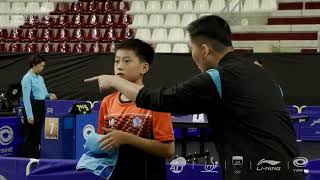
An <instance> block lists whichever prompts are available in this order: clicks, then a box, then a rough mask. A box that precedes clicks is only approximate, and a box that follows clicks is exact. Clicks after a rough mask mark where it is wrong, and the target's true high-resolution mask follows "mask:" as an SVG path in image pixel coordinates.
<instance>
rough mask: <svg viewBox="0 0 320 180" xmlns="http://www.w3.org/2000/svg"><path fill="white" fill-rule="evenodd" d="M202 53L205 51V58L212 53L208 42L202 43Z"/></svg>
mask: <svg viewBox="0 0 320 180" xmlns="http://www.w3.org/2000/svg"><path fill="white" fill-rule="evenodd" d="M201 49H202V53H203V58H204V59H205V58H207V56H208V55H209V54H210V53H211V49H210V48H209V46H208V45H207V44H202V45H201Z"/></svg>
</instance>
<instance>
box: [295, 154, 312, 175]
mask: <svg viewBox="0 0 320 180" xmlns="http://www.w3.org/2000/svg"><path fill="white" fill-rule="evenodd" d="M308 162H309V161H308V159H307V158H305V157H296V158H294V160H293V161H292V163H293V165H294V166H295V167H296V168H294V169H293V171H294V172H304V167H305V166H306V165H307V164H308Z"/></svg>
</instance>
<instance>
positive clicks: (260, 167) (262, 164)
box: [256, 159, 281, 171]
mask: <svg viewBox="0 0 320 180" xmlns="http://www.w3.org/2000/svg"><path fill="white" fill-rule="evenodd" d="M280 163H281V162H280V161H275V160H266V159H261V160H260V161H259V162H258V163H257V168H256V170H257V171H280V170H281V166H277V165H278V164H280Z"/></svg>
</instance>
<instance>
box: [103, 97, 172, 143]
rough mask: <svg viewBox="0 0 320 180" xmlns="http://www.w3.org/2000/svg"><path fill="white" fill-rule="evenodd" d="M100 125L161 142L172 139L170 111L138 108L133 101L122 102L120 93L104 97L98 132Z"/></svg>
mask: <svg viewBox="0 0 320 180" xmlns="http://www.w3.org/2000/svg"><path fill="white" fill-rule="evenodd" d="M102 127H106V128H112V129H117V130H122V131H125V132H130V133H132V134H135V135H137V136H140V137H143V138H148V139H149V138H150V136H151V134H152V135H153V137H154V139H156V140H159V141H162V142H170V141H173V140H174V135H173V127H172V117H171V114H170V113H162V112H154V111H150V110H146V109H142V108H138V107H137V106H136V104H135V103H134V102H131V101H130V102H122V101H121V100H120V93H119V92H117V93H114V94H111V95H109V96H107V97H105V98H104V99H103V101H102V103H101V107H100V112H99V124H98V133H99V134H103V130H102Z"/></svg>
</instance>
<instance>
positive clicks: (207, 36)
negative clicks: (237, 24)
mask: <svg viewBox="0 0 320 180" xmlns="http://www.w3.org/2000/svg"><path fill="white" fill-rule="evenodd" d="M187 31H188V32H189V34H190V39H191V40H192V41H193V42H196V43H201V44H203V43H205V42H206V43H207V44H208V45H210V46H211V48H213V49H214V50H215V51H218V52H222V51H223V50H225V48H226V47H228V46H232V41H231V30H230V26H229V25H228V23H227V22H226V21H225V20H224V19H222V18H221V17H219V16H215V15H209V16H203V17H201V18H199V19H197V20H195V21H193V22H191V23H190V24H189V25H188V27H187Z"/></svg>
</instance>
